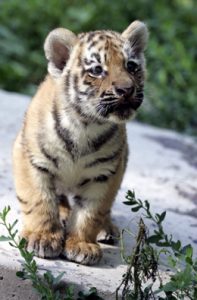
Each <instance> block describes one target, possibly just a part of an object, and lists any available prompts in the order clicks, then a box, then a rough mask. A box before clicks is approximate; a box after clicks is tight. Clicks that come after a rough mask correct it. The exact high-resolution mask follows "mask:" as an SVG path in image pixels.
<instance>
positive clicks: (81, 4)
mask: <svg viewBox="0 0 197 300" xmlns="http://www.w3.org/2000/svg"><path fill="white" fill-rule="evenodd" d="M196 15H197V5H196V1H195V0H166V1H162V0H158V1H154V0H133V1H127V0H121V1H120V0H114V1H113V3H112V2H110V1H105V0H95V1H87V0H73V1H70V0H59V1H57V0H48V1H47V3H46V2H44V1H39V0H29V1H21V0H8V1H0V20H1V24H0V53H1V56H0V74H1V83H0V87H1V88H4V89H7V90H14V91H19V92H22V93H30V94H32V93H33V92H34V90H35V86H36V85H37V84H38V83H39V82H40V81H41V80H42V79H43V76H44V74H45V73H46V61H45V58H44V53H43V50H42V45H43V41H44V38H45V37H46V35H47V33H48V32H49V31H50V30H51V29H53V28H55V27H58V26H62V27H67V28H70V29H71V30H73V31H75V32H81V31H88V30H94V29H98V28H101V29H102V28H104V29H106V28H111V29H113V30H118V31H122V30H123V29H124V28H126V26H127V25H128V24H129V23H130V22H131V21H133V20H135V19H140V20H144V21H145V22H146V23H147V24H148V27H149V29H150V43H149V47H148V49H147V62H148V63H147V67H148V84H147V91H146V96H147V100H146V101H145V104H144V107H143V108H142V110H141V114H140V115H139V117H140V118H141V119H142V120H144V121H146V122H149V123H153V124H157V125H159V126H165V127H170V128H175V129H178V130H186V131H187V132H189V133H190V132H193V133H195V132H197V105H196V96H195V95H196V94H197V79H196V76H195V72H196V69H197V59H196V58H197V39H196V34H197V23H196ZM109 16H110V17H109Z"/></svg>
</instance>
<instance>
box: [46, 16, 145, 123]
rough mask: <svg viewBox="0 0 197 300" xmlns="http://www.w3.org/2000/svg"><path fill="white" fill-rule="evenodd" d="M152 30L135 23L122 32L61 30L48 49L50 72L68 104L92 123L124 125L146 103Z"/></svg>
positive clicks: (49, 41)
mask: <svg viewBox="0 0 197 300" xmlns="http://www.w3.org/2000/svg"><path fill="white" fill-rule="evenodd" d="M147 39H148V30H147V27H146V25H145V24H144V23H142V22H140V21H135V22H133V23H131V25H130V26H129V27H128V28H127V29H126V30H125V31H124V32H123V33H122V34H119V33H117V32H113V31H108V30H102V31H93V32H88V33H82V34H79V35H78V36H76V35H75V34H74V33H73V32H71V31H69V30H67V29H63V28H58V29H55V30H53V31H52V32H50V33H49V35H48V36H47V38H46V41H45V44H44V50H45V54H46V58H47V59H48V61H49V64H48V71H49V73H50V74H51V75H52V76H53V78H54V79H55V80H56V81H58V83H59V86H60V87H61V94H62V95H65V97H63V98H64V101H65V102H67V103H68V102H69V105H71V106H72V107H73V109H74V110H75V111H76V112H77V113H78V114H79V115H80V117H81V118H85V119H86V118H87V119H89V120H100V121H107V120H109V121H112V122H118V123H119V122H124V121H126V120H128V119H129V118H130V117H132V116H133V115H135V111H136V110H137V109H138V107H139V106H140V105H141V103H142V100H143V87H144V77H145V59H144V54H143V53H144V49H145V47H146V44H147Z"/></svg>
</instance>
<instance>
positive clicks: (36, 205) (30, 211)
mask: <svg viewBox="0 0 197 300" xmlns="http://www.w3.org/2000/svg"><path fill="white" fill-rule="evenodd" d="M42 203H43V202H42V200H40V201H38V202H36V204H35V205H34V207H32V208H30V209H29V210H28V211H24V210H23V213H24V214H25V215H29V214H31V213H32V212H33V210H34V209H35V208H36V207H38V206H40V205H41V204H42Z"/></svg>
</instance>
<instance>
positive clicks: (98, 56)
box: [91, 53, 101, 63]
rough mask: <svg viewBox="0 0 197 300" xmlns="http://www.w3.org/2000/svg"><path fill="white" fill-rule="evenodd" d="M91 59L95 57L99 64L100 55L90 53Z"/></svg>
mask: <svg viewBox="0 0 197 300" xmlns="http://www.w3.org/2000/svg"><path fill="white" fill-rule="evenodd" d="M91 57H95V58H96V60H97V61H98V62H99V63H101V57H100V55H99V54H98V53H92V54H91Z"/></svg>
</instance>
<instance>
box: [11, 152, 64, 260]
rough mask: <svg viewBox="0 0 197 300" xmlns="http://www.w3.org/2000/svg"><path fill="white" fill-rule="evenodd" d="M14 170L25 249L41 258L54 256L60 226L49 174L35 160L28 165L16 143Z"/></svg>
mask: <svg viewBox="0 0 197 300" xmlns="http://www.w3.org/2000/svg"><path fill="white" fill-rule="evenodd" d="M14 173H15V186H16V193H17V197H18V199H19V202H20V205H21V213H22V218H23V231H22V233H21V236H22V237H24V238H25V239H26V240H27V250H29V251H33V252H34V254H35V255H36V256H39V257H43V258H46V257H56V256H58V255H59V254H60V252H61V250H62V245H63V240H64V230H63V226H62V225H61V223H60V220H59V208H58V201H57V200H56V195H55V193H54V190H53V188H52V181H51V176H50V174H49V173H48V172H47V170H44V169H43V168H39V167H38V166H37V165H36V164H34V166H33V165H31V162H30V161H29V159H28V157H27V156H26V153H22V151H21V150H20V147H17V146H15V148H14Z"/></svg>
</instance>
